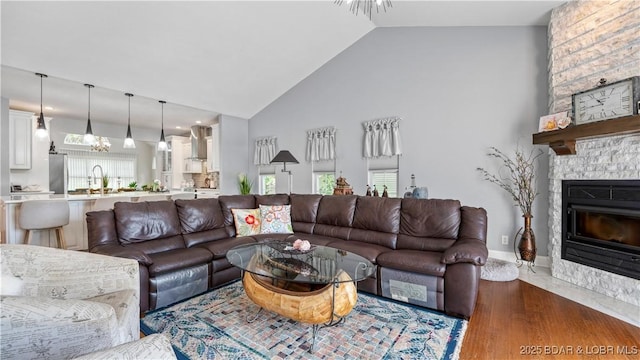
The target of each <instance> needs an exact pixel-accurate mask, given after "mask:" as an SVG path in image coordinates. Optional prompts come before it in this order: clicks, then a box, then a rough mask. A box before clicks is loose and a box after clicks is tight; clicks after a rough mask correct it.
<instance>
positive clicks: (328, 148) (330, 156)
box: [306, 127, 336, 161]
mask: <svg viewBox="0 0 640 360" xmlns="http://www.w3.org/2000/svg"><path fill="white" fill-rule="evenodd" d="M335 158H336V128H334V127H326V128H320V129H313V130H309V131H307V154H306V159H307V161H324V160H334V159H335Z"/></svg>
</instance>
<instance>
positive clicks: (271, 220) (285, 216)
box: [260, 205, 293, 234]
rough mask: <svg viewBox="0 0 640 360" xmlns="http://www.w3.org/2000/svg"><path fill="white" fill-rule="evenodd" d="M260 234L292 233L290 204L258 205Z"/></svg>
mask: <svg viewBox="0 0 640 360" xmlns="http://www.w3.org/2000/svg"><path fill="white" fill-rule="evenodd" d="M260 218H261V219H262V227H261V228H260V233H261V234H293V227H292V226H291V205H260Z"/></svg>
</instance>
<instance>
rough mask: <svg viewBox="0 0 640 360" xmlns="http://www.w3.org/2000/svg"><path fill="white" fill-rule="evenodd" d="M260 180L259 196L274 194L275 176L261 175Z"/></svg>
mask: <svg viewBox="0 0 640 360" xmlns="http://www.w3.org/2000/svg"><path fill="white" fill-rule="evenodd" d="M259 180H260V189H259V191H260V194H262V195H272V194H275V193H276V174H261V175H260V177H259Z"/></svg>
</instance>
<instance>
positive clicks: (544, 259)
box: [489, 250, 551, 268]
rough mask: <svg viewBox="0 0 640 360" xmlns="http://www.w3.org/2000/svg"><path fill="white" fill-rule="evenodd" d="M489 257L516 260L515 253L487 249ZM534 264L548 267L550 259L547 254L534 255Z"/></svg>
mask: <svg viewBox="0 0 640 360" xmlns="http://www.w3.org/2000/svg"><path fill="white" fill-rule="evenodd" d="M489 257H490V258H494V259H498V260H504V261H511V262H515V261H516V255H515V254H514V253H512V252H509V251H497V250H489ZM535 265H536V266H540V267H546V268H548V267H550V266H551V261H550V260H549V257H548V256H536V263H535Z"/></svg>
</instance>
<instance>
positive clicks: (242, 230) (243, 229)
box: [231, 209, 262, 236]
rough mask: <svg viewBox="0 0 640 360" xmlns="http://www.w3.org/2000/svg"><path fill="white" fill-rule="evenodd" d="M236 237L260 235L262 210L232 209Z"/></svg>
mask: <svg viewBox="0 0 640 360" xmlns="http://www.w3.org/2000/svg"><path fill="white" fill-rule="evenodd" d="M231 212H232V213H233V224H234V225H235V228H236V236H251V235H257V234H260V224H261V223H262V220H261V219H260V209H231Z"/></svg>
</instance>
